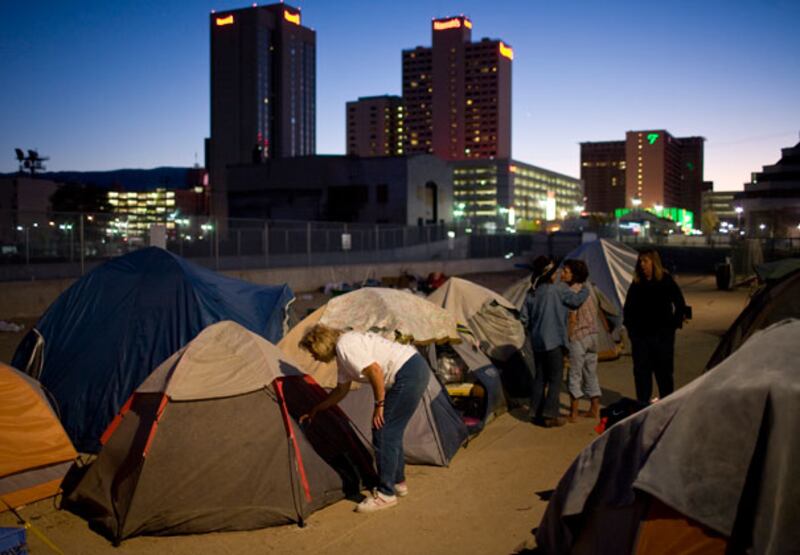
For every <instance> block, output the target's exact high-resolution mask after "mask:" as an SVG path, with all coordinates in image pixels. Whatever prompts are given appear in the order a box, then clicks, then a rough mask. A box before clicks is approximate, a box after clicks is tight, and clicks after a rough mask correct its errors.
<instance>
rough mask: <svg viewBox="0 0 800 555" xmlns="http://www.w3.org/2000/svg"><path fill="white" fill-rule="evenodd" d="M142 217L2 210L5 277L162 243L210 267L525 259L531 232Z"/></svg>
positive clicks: (32, 275) (0, 247) (86, 265)
mask: <svg viewBox="0 0 800 555" xmlns="http://www.w3.org/2000/svg"><path fill="white" fill-rule="evenodd" d="M151 225H152V224H151V223H149V222H147V221H146V220H144V219H143V218H140V217H136V218H134V217H130V218H126V217H121V216H116V215H111V214H107V213H103V214H101V213H94V214H87V213H49V214H43V213H30V212H13V213H12V212H5V213H0V280H5V281H8V280H19V279H48V278H50V279H51V278H61V277H76V276H79V275H82V274H84V273H85V272H87V271H88V270H90V269H91V268H92V267H94V266H96V265H97V264H100V263H102V262H103V261H105V260H108V259H109V258H111V257H114V256H118V255H122V254H125V253H127V252H131V251H133V250H136V249H140V248H143V247H147V246H150V245H151V243H152V242H153V241H154V240H155V244H159V242H161V244H162V245H163V246H165V247H166V248H167V250H169V251H170V252H173V253H175V254H177V255H180V256H182V257H185V258H188V259H190V260H192V261H193V262H196V263H198V264H200V265H203V266H206V267H208V268H212V269H218V270H229V269H256V268H269V267H293V266H295V267H296V266H319V265H336V264H352V263H376V262H393V261H415V260H432V259H441V260H448V259H464V258H467V257H473V258H479V257H499V256H510V255H514V254H520V253H522V252H523V251H525V250H527V249H529V248H530V245H531V244H532V242H533V239H532V235H529V234H520V235H517V234H507V235H482V236H475V235H471V234H469V233H467V229H466V228H465V227H463V226H458V225H454V224H449V225H446V224H437V225H424V226H401V225H397V224H378V225H376V224H354V223H341V222H298V221H275V220H268V221H265V220H249V219H228V220H227V221H226V222H224V224H223V225H219V223H218V222H217V221H216V220H215V219H213V218H210V217H192V218H181V217H178V218H174V219H171V220H168V221H167V223H166V225H164V228H163V233H162V234H161V239H158V234H154V233H151Z"/></svg>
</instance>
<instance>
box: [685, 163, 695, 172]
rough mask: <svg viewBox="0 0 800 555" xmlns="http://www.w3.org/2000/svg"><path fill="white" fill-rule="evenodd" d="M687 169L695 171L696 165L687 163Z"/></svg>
mask: <svg viewBox="0 0 800 555" xmlns="http://www.w3.org/2000/svg"><path fill="white" fill-rule="evenodd" d="M686 167H687V168H689V171H690V172H693V171H694V164H693V163H691V162H686Z"/></svg>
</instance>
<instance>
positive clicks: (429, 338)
mask: <svg viewBox="0 0 800 555" xmlns="http://www.w3.org/2000/svg"><path fill="white" fill-rule="evenodd" d="M317 323H322V324H325V325H327V326H330V327H332V328H336V329H342V330H355V331H361V332H367V331H371V332H375V333H379V334H381V335H383V336H384V337H386V338H387V339H392V340H398V339H400V340H403V341H404V342H408V343H412V344H414V345H416V346H418V347H422V348H426V347H428V346H430V345H436V344H448V343H456V342H459V341H460V340H461V339H460V336H459V333H458V329H457V327H456V322H455V319H454V318H453V317H452V315H451V314H450V313H448V312H447V311H445V310H443V309H441V308H439V307H438V306H436V305H434V304H433V303H430V302H428V301H427V300H425V299H422V298H420V297H417V296H415V295H414V294H412V293H409V292H407V291H398V290H396V289H388V288H381V287H368V288H364V289H358V290H356V291H352V292H350V293H345V294H344V295H340V296H338V297H334V298H333V299H331V300H330V301H328V302H327V303H326V304H324V305H322V306H321V307H320V308H318V309H317V310H315V311H314V312H312V313H311V314H310V315H308V316H307V317H306V318H305V319H304V320H302V321H301V322H300V323H298V324H297V325H296V326H295V327H293V328H292V329H291V330H289V333H287V334H286V337H284V338H283V339H282V340H281V342H280V343H279V344H278V346H279V347H280V348H281V349H282V350H283V351H284V352H286V353H287V354H289V355H290V356H291V357H292V358H293V359H294V360H297V361H298V363H299V364H300V365H301V368H302V369H303V371H304V372H306V373H308V374H310V375H311V376H313V377H314V379H315V380H317V382H318V383H320V384H321V385H323V386H325V387H334V386H335V385H336V374H337V370H336V362H335V361H332V362H329V363H322V362H318V361H316V360H314V359H313V358H312V357H311V355H310V354H309V353H308V352H306V351H305V350H303V349H301V348H300V347H299V346H298V343H299V342H300V340H301V339H302V337H303V335H304V334H305V333H306V331H307V330H308V329H310V328H311V327H312V326H314V325H316V324H317ZM370 389H371V388H369V387H359V388H355V389H354V390H353V391H351V392H350V394H349V395H348V397H345V399H344V401H342V403H341V404H340V406H341V407H342V409H343V410H344V411H345V412H346V413H347V415H348V416H349V417H350V419H351V420H352V421H353V422H354V423H355V424H356V426H358V427H359V429H360V430H361V431H362V433H363V434H364V436H365V438H367V439H371V426H370V425H369V422H370V420H369V419H370V417H371V415H372V410H373V405H372V404H371V403H370V402H369V401H368V399H370V398H371V396H372V392H371V390H370ZM361 390H364V391H361ZM412 423H416V424H414V425H409V426H408V427H407V428H406V432H405V435H404V436H403V445H404V452H405V455H406V460H407V461H408V462H409V463H416V464H431V465H439V466H441V465H446V464H448V463H449V462H450V459H451V458H452V457H453V455H454V454H455V452H456V451H457V450H458V448H459V447H460V446H461V445H462V444H463V443H464V441H466V439H467V428H466V425H465V424H464V423H463V422H462V421H461V418H460V417H459V415H458V413H457V412H456V410H455V409H454V408H453V406H452V403H451V402H450V399H449V398H448V397H447V393H446V391H445V390H444V388H442V386H441V385H440V384H439V382H438V381H437V380H436V376H435V375H434V374H433V372H431V376H430V383H429V384H428V389H427V390H426V392H425V394H424V395H423V398H422V401H421V402H420V404H419V406H418V407H417V411H416V413H415V414H414V416H413V417H412ZM415 445H417V446H419V447H420V448H419V449H415V448H414V446H415Z"/></svg>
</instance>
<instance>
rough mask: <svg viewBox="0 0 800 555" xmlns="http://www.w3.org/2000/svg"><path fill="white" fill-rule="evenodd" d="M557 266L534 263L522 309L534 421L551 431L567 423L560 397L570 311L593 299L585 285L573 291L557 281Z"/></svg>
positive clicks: (542, 261) (548, 262)
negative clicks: (530, 349) (533, 371)
mask: <svg viewBox="0 0 800 555" xmlns="http://www.w3.org/2000/svg"><path fill="white" fill-rule="evenodd" d="M555 278H556V265H555V263H554V262H553V261H552V260H550V259H549V258H547V257H544V256H540V257H539V258H537V259H536V260H535V261H534V273H533V276H531V283H533V284H534V288H532V290H531V291H529V292H528V295H527V296H526V298H525V303H524V304H523V306H522V312H521V313H520V320H521V321H522V323H523V325H524V326H525V328H526V330H527V331H528V335H529V336H530V339H531V344H532V345H533V350H534V362H535V365H536V375H535V376H534V379H533V388H532V391H531V402H530V418H531V421H533V422H534V423H537V424H542V425H543V426H545V427H547V428H550V427H553V426H563V425H564V424H565V423H566V420H565V419H564V418H562V417H561V416H560V414H559V408H558V406H559V396H560V394H561V380H562V373H563V371H564V353H565V351H566V349H567V347H568V345H569V340H568V339H567V316H568V310H569V309H570V308H578V307H579V306H581V304H583V302H584V301H585V300H586V298H587V297H588V296H589V290H588V289H585V288H583V287H582V286H581V289H580V291H577V292H576V291H572V290H571V289H570V288H569V286H568V285H567V284H566V283H564V282H561V281H559V282H555Z"/></svg>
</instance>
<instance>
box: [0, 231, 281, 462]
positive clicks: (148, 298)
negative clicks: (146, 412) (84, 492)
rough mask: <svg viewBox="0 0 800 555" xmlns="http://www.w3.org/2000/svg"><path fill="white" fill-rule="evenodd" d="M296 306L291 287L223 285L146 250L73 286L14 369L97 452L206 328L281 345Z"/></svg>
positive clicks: (219, 278) (81, 445)
mask: <svg viewBox="0 0 800 555" xmlns="http://www.w3.org/2000/svg"><path fill="white" fill-rule="evenodd" d="M293 298H294V295H293V294H292V291H291V290H290V289H289V287H288V286H287V285H279V286H265V285H257V284H253V283H249V282H245V281H241V280H238V279H233V278H229V277H225V276H223V275H220V274H218V273H216V272H213V271H211V270H207V269H205V268H201V267H199V266H196V265H194V264H191V263H189V262H188V261H186V260H184V259H183V258H181V257H179V256H177V255H174V254H172V253H170V252H168V251H165V250H162V249H159V248H156V247H150V248H146V249H142V250H138V251H135V252H132V253H129V254H126V255H124V256H121V257H118V258H114V259H112V260H110V261H108V262H107V263H105V264H103V265H102V266H100V267H98V268H96V269H94V270H93V271H91V272H89V273H88V274H87V275H85V276H84V277H82V278H81V279H79V280H78V281H76V282H75V283H74V284H73V285H72V286H71V287H70V288H69V289H67V290H66V291H65V292H64V293H62V294H61V295H60V296H59V297H58V298H57V299H56V300H55V302H53V304H52V305H50V307H49V308H48V309H47V311H46V312H45V314H44V315H43V316H42V318H41V319H40V320H39V322H38V323H37V324H36V326H35V328H34V329H33V330H32V331H31V332H30V333H29V334H28V336H26V337H25V339H23V341H22V343H21V344H20V346H19V347H18V348H17V352H16V353H15V355H14V359H13V364H14V365H15V366H16V367H18V368H21V369H23V370H25V371H26V372H27V373H29V374H31V375H32V376H33V377H35V378H37V379H38V380H39V381H40V382H41V383H42V385H44V386H45V387H46V388H47V389H48V390H49V391H50V392H51V393H52V395H53V396H54V398H55V400H56V402H57V404H58V410H59V413H60V415H61V421H62V423H63V424H64V428H65V430H66V431H67V434H68V435H69V436H70V438H71V439H72V441H73V443H74V444H75V447H76V449H78V451H82V452H96V451H97V450H98V449H99V448H100V443H99V439H100V436H101V435H102V433H103V431H104V430H105V429H106V427H107V426H108V424H109V423H110V422H111V420H112V419H113V417H114V415H115V414H116V413H117V412H118V411H119V409H120V408H121V407H122V405H123V403H124V402H125V401H126V399H128V397H130V395H131V393H133V391H135V390H136V388H137V387H138V386H139V385H140V384H141V383H142V382H143V381H144V380H145V378H147V376H148V375H149V374H150V372H151V371H153V369H155V368H156V367H157V366H158V365H159V364H160V363H161V362H162V361H164V360H165V359H166V358H168V357H169V356H170V355H171V354H172V353H174V352H176V351H177V350H179V349H180V348H181V347H183V346H184V345H186V344H187V343H189V341H191V340H192V339H194V337H195V336H197V334H199V333H200V332H201V331H202V330H203V329H204V328H205V327H206V326H208V325H210V324H213V323H215V322H219V321H222V320H233V321H234V322H237V323H239V324H241V325H242V326H244V327H245V328H247V329H249V330H251V331H252V332H254V333H257V334H258V335H260V336H262V337H264V338H266V339H267V340H269V341H272V342H274V343H277V342H278V341H279V340H280V339H281V338H282V337H283V333H284V322H285V319H286V309H287V306H288V304H289V303H290V302H291V301H292V300H293Z"/></svg>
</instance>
